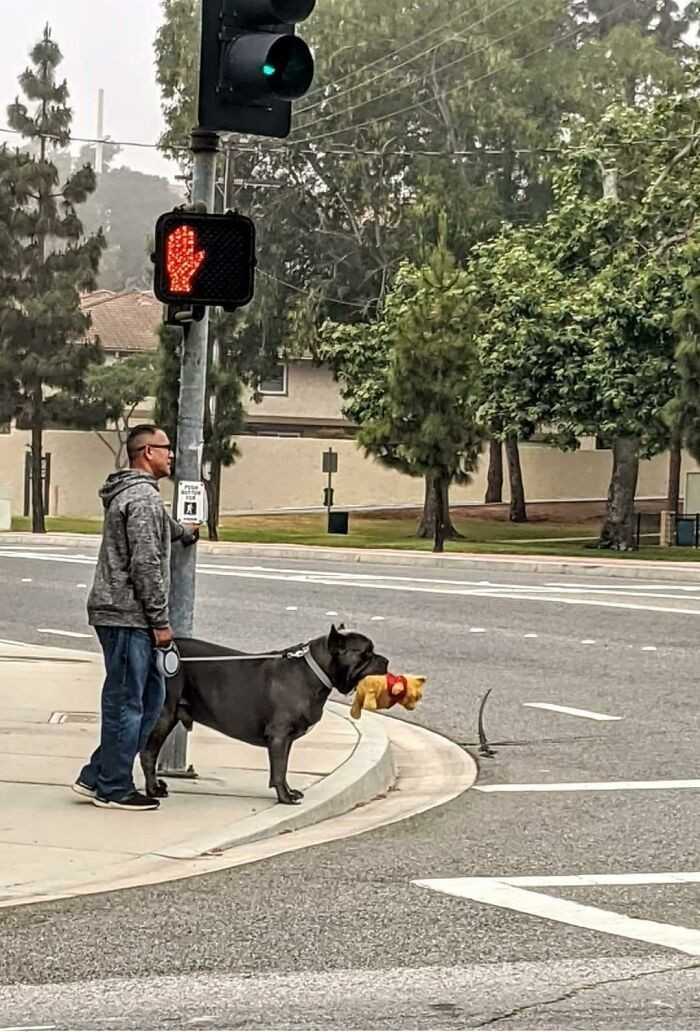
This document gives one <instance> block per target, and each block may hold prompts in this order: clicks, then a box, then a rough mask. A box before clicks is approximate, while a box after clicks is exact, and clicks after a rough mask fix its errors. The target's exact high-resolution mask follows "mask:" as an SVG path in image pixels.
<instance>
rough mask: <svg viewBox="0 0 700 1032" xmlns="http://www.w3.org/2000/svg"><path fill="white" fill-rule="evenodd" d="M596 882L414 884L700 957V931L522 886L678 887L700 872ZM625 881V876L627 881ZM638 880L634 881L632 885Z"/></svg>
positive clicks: (497, 880) (699, 876)
mask: <svg viewBox="0 0 700 1032" xmlns="http://www.w3.org/2000/svg"><path fill="white" fill-rule="evenodd" d="M594 877H595V880H594V881H590V880H589V881H586V880H585V878H586V876H585V875H584V876H578V877H576V878H573V877H572V878H569V879H554V880H552V879H551V878H546V877H544V878H537V877H532V878H527V879H522V878H519V877H516V878H508V877H505V878H431V879H425V880H423V879H421V880H419V881H414V882H413V884H414V885H418V886H419V887H421V888H425V889H432V890H433V891H435V892H442V893H444V894H446V895H449V896H457V897H458V898H460V899H465V900H469V901H471V902H474V903H486V904H488V905H490V906H493V907H499V908H501V909H503V910H514V911H516V912H517V913H520V914H529V915H530V916H531V917H539V918H543V919H544V920H547V921H557V922H559V923H561V924H567V925H573V926H574V927H576V928H587V929H589V930H590V931H593V932H603V933H604V934H606V935H617V936H620V937H622V938H624V939H634V940H636V941H637V942H647V943H652V944H653V945H655V946H665V947H666V948H667V949H671V950H678V951H679V952H680V953H687V954H689V955H690V956H691V957H698V956H700V929H697V928H686V927H684V926H682V925H672V924H662V923H661V922H659V921H644V920H641V919H640V918H636V917H628V916H627V915H626V914H618V913H615V912H614V911H612V910H603V909H602V908H600V907H592V906H587V905H584V904H582V903H572V902H571V901H570V900H567V899H558V898H557V897H555V896H548V895H546V894H545V893H542V892H532V891H530V889H529V888H523V887H522V886H523V885H527V886H530V887H531V888H532V887H545V888H546V887H547V886H552V885H560V886H561V885H565V886H566V885H568V886H571V887H573V886H586V885H620V884H632V885H678V884H681V883H683V884H689V883H690V884H697V883H698V882H700V872H690V873H684V872H678V873H671V874H661V875H659V874H638V875H631V876H628V880H626V881H620V880H619V879H620V877H621V876H620V875H597V876H594ZM622 877H624V876H622ZM629 879H634V880H629Z"/></svg>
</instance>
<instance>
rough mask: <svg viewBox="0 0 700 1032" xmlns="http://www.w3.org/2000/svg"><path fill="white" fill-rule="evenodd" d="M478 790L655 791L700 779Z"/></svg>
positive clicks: (478, 788)
mask: <svg viewBox="0 0 700 1032" xmlns="http://www.w3.org/2000/svg"><path fill="white" fill-rule="evenodd" d="M474 788H475V790H476V791H477V792H655V791H660V790H666V789H671V790H676V789H686V788H700V780H693V781H691V780H688V781H562V782H552V783H551V784H546V783H545V784H532V785H525V784H523V785H517V784H515V785H475V786H474Z"/></svg>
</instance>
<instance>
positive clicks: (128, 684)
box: [73, 424, 199, 812]
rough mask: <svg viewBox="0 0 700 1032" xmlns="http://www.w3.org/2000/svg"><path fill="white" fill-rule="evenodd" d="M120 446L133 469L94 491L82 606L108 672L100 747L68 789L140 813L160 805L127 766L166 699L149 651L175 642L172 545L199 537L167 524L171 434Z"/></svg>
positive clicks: (141, 436) (145, 432)
mask: <svg viewBox="0 0 700 1032" xmlns="http://www.w3.org/2000/svg"><path fill="white" fill-rule="evenodd" d="M126 448H127V455H128V457H129V469H123V470H119V472H117V473H112V474H111V475H110V476H109V477H108V478H107V480H106V482H105V484H104V486H103V487H102V489H101V491H100V497H101V498H102V503H103V505H104V509H105V516H104V528H103V535H102V545H101V548H100V553H99V556H98V560H97V569H96V571H95V580H94V583H93V586H92V591H91V592H90V595H89V597H88V604H87V608H88V618H89V621H90V624H91V625H92V626H93V627H94V628H95V630H96V632H97V636H98V638H99V640H100V644H101V646H102V651H103V653H104V661H105V670H106V675H107V676H106V678H105V682H104V687H103V689H102V728H101V735H100V744H99V746H98V748H97V749H96V750H95V752H94V753H93V755H92V757H91V758H90V761H89V763H87V764H86V766H85V767H83V769H82V770H81V772H80V775H79V777H78V780H77V781H76V782H75V784H74V785H73V790H74V791H75V792H77V793H78V794H79V795H83V796H87V797H88V798H90V799H92V801H93V802H94V804H95V805H96V806H102V807H110V808H116V809H120V810H132V811H135V812H141V811H145V810H157V809H158V806H159V802H158V800H157V799H149V798H148V797H147V796H145V795H142V793H141V792H138V791H137V790H136V787H135V785H134V779H133V766H134V760H135V759H136V756H137V755H138V753H139V752H140V750H141V749H142V748H143V747H144V745H145V744H146V741H147V739H148V736H149V734H150V732H151V730H152V729H153V727H154V725H155V723H156V721H157V719H158V716H159V714H160V711H161V709H162V707H163V703H164V701H165V684H164V681H163V676H162V674H161V673H160V671H159V670H158V667H157V665H156V652H155V647H156V646H163V645H168V644H169V643H170V642H171V641H172V639H173V632H172V630H171V628H170V617H169V614H168V592H169V588H170V542H171V540H173V541H180V542H181V543H182V544H183V545H185V546H189V545H192V544H194V543H195V541H196V540H197V538H198V536H199V535H198V532H197V531H196V530H189V529H186V528H184V527H182V526H181V525H180V524H179V523H176V522H175V520H173V519H171V517H170V516H169V515H168V513H167V511H166V509H165V506H164V505H163V500H162V498H161V496H160V492H159V490H158V481H159V480H162V479H163V477H167V476H169V475H170V471H171V466H172V460H173V452H172V448H171V446H170V442H169V440H168V437H167V434H165V433H164V432H163V430H160V429H159V428H158V427H156V426H152V425H150V424H149V425H143V426H137V427H134V428H133V429H132V430H131V431H130V432H129V436H128V439H127V444H126Z"/></svg>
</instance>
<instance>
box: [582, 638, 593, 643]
mask: <svg viewBox="0 0 700 1032" xmlns="http://www.w3.org/2000/svg"><path fill="white" fill-rule="evenodd" d="M581 644H582V645H595V644H596V642H595V639H594V638H584V639H583V641H582V642H581Z"/></svg>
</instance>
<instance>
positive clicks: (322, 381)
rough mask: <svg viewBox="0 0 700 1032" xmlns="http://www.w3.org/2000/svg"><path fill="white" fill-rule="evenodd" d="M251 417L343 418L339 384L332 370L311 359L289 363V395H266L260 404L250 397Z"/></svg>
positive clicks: (248, 407) (248, 403)
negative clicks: (316, 363)
mask: <svg viewBox="0 0 700 1032" xmlns="http://www.w3.org/2000/svg"><path fill="white" fill-rule="evenodd" d="M246 407H247V409H248V413H249V414H250V415H251V416H293V417H294V418H296V419H342V418H343V413H342V412H341V409H340V395H339V393H338V385H337V383H336V382H335V380H334V379H333V374H332V373H331V371H330V370H329V369H326V368H323V367H318V366H315V365H314V364H313V362H311V361H306V360H303V361H302V360H299V361H292V362H288V363H287V393H286V395H275V394H265V395H263V397H262V401H261V402H260V403H259V404H257V405H256V404H255V402H254V401H252V400H249V401H248V402H247V405H246Z"/></svg>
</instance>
